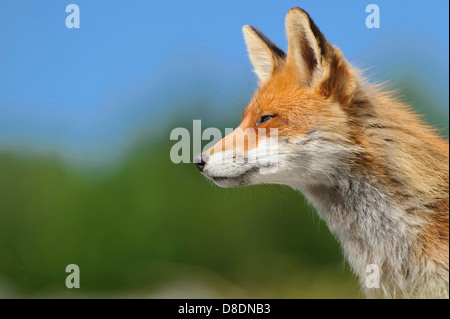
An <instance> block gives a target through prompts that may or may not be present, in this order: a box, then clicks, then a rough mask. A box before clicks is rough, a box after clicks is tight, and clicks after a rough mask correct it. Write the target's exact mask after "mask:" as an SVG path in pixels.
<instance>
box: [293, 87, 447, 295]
mask: <svg viewBox="0 0 450 319" xmlns="http://www.w3.org/2000/svg"><path fill="white" fill-rule="evenodd" d="M369 93H370V94H369ZM374 93H378V92H376V90H374V89H367V90H366V91H364V90H362V91H361V92H360V96H359V99H357V102H356V105H357V106H358V111H357V112H353V114H352V117H354V118H353V119H352V122H353V123H356V124H355V127H354V131H356V133H357V134H355V135H357V141H358V143H359V145H358V146H359V147H360V148H361V149H362V150H363V151H362V153H358V154H355V155H354V157H353V160H352V161H350V163H349V164H348V166H347V167H346V169H344V170H342V173H341V174H338V176H336V182H335V183H331V184H329V185H321V184H316V185H309V186H307V185H304V184H303V185H301V186H300V185H292V186H293V187H294V188H297V189H300V190H301V191H302V192H303V193H304V194H305V195H306V196H307V198H308V199H309V200H310V201H311V202H312V204H313V205H314V206H315V207H316V208H317V210H318V212H319V214H320V216H321V217H322V218H323V219H324V220H325V221H326V223H327V224H328V226H329V228H330V230H331V231H332V232H333V233H334V234H335V235H336V236H337V237H338V239H339V241H340V242H341V245H342V247H343V250H344V254H345V256H346V258H347V259H348V261H349V263H350V265H351V266H352V268H353V269H354V271H355V272H356V273H357V274H358V276H359V278H360V281H361V284H362V286H363V287H366V278H367V275H370V274H371V273H372V271H371V270H370V271H369V272H366V271H368V270H369V269H372V268H369V269H368V268H367V267H368V266H369V265H376V266H377V267H378V268H379V270H380V272H381V273H380V287H379V288H365V292H366V294H367V295H368V296H369V297H388V298H392V297H393V298H409V297H443V298H448V297H449V278H448V277H449V273H448V143H447V142H445V141H443V140H441V139H440V138H438V137H437V136H436V135H435V134H434V133H433V132H432V131H431V130H430V129H428V128H427V127H426V126H425V125H423V124H422V123H421V121H420V120H419V119H418V118H417V117H416V116H414V115H413V114H412V113H410V112H409V111H408V109H407V108H406V107H405V106H404V105H402V104H400V103H398V102H395V101H393V100H391V99H390V98H389V97H388V95H385V94H382V93H378V98H375V99H372V100H371V101H369V100H367V99H366V98H365V96H367V95H370V96H372V97H373V96H374ZM375 96H377V95H375Z"/></svg>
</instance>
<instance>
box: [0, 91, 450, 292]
mask: <svg viewBox="0 0 450 319" xmlns="http://www.w3.org/2000/svg"><path fill="white" fill-rule="evenodd" d="M418 88H419V86H414V85H405V88H404V89H403V90H402V94H403V95H404V98H405V100H406V101H408V102H410V103H411V104H415V105H417V104H421V105H425V107H424V108H422V109H420V108H419V110H420V111H421V113H424V114H427V117H426V119H427V120H429V121H430V122H433V123H437V124H438V126H439V123H440V125H441V126H440V127H441V128H443V130H441V131H442V132H443V133H444V135H447V136H448V118H446V117H443V116H442V111H439V106H436V105H437V104H438V103H437V102H436V101H433V100H432V99H431V98H429V97H426V96H425V95H424V94H422V93H421V91H420V90H419V89H418ZM418 102H419V103H418ZM194 104H195V105H197V109H195V108H193V107H192V108H188V107H186V105H184V106H183V107H182V108H178V109H179V110H184V111H180V112H179V114H178V118H179V119H184V120H180V121H179V122H173V123H171V124H170V125H167V126H165V127H166V129H164V130H163V132H161V134H160V135H159V136H154V134H153V136H154V137H153V139H151V140H147V141H143V142H142V143H141V144H140V145H137V146H136V147H134V149H133V150H132V151H127V152H126V156H125V158H124V160H123V161H121V162H120V164H119V166H118V167H112V168H110V169H108V168H107V167H102V168H101V170H99V171H98V172H96V171H92V170H85V171H83V170H78V169H75V168H74V167H71V166H68V165H65V164H63V163H62V162H61V161H59V160H57V157H47V158H46V157H43V156H32V155H30V154H22V155H17V154H15V155H14V154H12V153H6V152H4V153H0V194H1V198H0V256H1V257H0V298H1V297H15V296H17V297H68V298H77V297H91V296H95V297H157V298H164V297H178V298H185V297H203V298H207V297H212V298H214V297H234V298H241V297H254V298H258V297H263V298H265V297H268V298H308V297H309V298H314V297H321V298H349V297H362V294H361V292H360V288H359V286H358V284H357V280H356V278H355V277H354V276H353V275H352V274H351V272H350V271H349V269H348V266H347V265H346V263H345V261H344V258H343V256H342V254H341V249H340V247H339V245H338V243H337V241H336V240H335V239H334V238H333V236H332V235H331V234H330V232H329V230H328V229H327V227H326V225H325V224H324V223H323V222H322V221H320V220H319V218H318V216H317V215H316V213H315V212H314V210H313V208H312V207H310V206H309V205H308V204H307V203H306V200H305V199H304V198H303V196H302V195H301V194H300V193H298V192H296V191H293V190H292V189H290V188H288V187H283V186H273V185H263V186H252V187H245V188H238V189H221V188H218V187H217V186H215V185H213V184H212V183H211V182H209V181H207V180H206V179H205V178H203V177H202V176H201V175H200V174H199V172H198V171H197V169H196V168H195V166H194V165H193V164H178V165H176V164H173V163H172V162H171V161H170V158H169V153H170V148H171V146H172V145H173V144H174V143H175V142H172V141H169V138H168V136H169V132H170V130H171V128H174V127H179V126H182V127H191V126H192V119H199V118H201V119H203V120H204V122H203V123H202V126H203V128H206V127H209V126H215V127H221V126H222V125H221V124H223V123H227V124H228V126H231V125H232V124H237V123H238V122H239V119H238V117H237V116H238V114H237V113H239V112H240V111H239V110H238V111H233V114H237V116H236V118H234V117H233V118H232V119H229V118H226V117H224V116H217V114H205V113H207V112H206V111H205V110H208V107H207V104H209V103H208V102H207V101H206V102H205V103H201V101H200V102H198V103H197V102H196V103H194ZM176 109H177V108H176ZM224 113H225V112H224ZM175 114H176V112H175V113H174V116H175ZM180 114H181V116H180ZM183 114H184V115H183ZM233 116H234V115H233ZM218 118H219V120H217V119H218ZM149 123H151V122H150V121H149ZM149 135H150V136H152V134H147V133H146V134H144V136H149ZM138 139H140V140H141V141H142V136H141V137H139V138H138ZM72 263H75V264H77V265H79V266H80V269H81V289H72V290H69V289H67V288H66V287H65V278H66V276H67V275H68V274H67V273H65V268H66V266H67V265H68V264H72Z"/></svg>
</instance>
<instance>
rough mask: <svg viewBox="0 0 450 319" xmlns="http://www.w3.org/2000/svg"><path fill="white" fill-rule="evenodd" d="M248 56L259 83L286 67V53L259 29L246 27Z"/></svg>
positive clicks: (244, 28)
mask: <svg viewBox="0 0 450 319" xmlns="http://www.w3.org/2000/svg"><path fill="white" fill-rule="evenodd" d="M242 32H243V33H244V39H245V43H246V44H247V50H248V55H249V57H250V61H251V62H252V64H253V67H254V71H255V73H256V74H257V75H258V78H259V81H260V82H264V81H266V80H267V79H268V78H269V77H270V75H271V74H272V72H273V71H274V70H277V69H280V68H283V67H284V64H285V58H286V55H285V53H284V52H283V51H282V50H281V49H279V48H278V47H277V46H276V45H275V44H274V43H273V42H272V41H270V40H269V39H268V38H267V37H266V36H264V34H262V33H261V31H259V30H258V29H256V28H254V27H252V26H250V25H245V26H244V27H243V28H242Z"/></svg>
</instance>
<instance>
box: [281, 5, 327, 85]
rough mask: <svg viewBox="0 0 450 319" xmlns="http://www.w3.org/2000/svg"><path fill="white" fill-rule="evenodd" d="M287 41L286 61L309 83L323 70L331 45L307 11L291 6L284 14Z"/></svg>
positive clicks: (301, 79)
mask: <svg viewBox="0 0 450 319" xmlns="http://www.w3.org/2000/svg"><path fill="white" fill-rule="evenodd" d="M286 33H287V37H288V42H289V49H288V57H287V63H288V65H289V66H290V67H291V68H294V69H295V70H296V72H298V76H299V79H300V81H301V82H302V83H304V84H308V85H310V84H311V82H312V81H313V80H314V78H315V77H316V76H317V75H320V74H321V73H322V72H323V68H324V66H325V64H326V59H327V57H328V55H329V51H330V50H331V46H330V45H329V44H328V42H327V40H326V39H325V37H324V36H323V34H322V33H321V32H320V30H319V28H318V27H317V26H316V25H315V24H314V21H313V20H312V19H311V18H310V17H309V15H308V13H306V12H305V11H303V10H302V9H300V8H292V9H291V10H289V12H288V14H287V16H286Z"/></svg>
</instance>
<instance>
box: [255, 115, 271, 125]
mask: <svg viewBox="0 0 450 319" xmlns="http://www.w3.org/2000/svg"><path fill="white" fill-rule="evenodd" d="M274 117H276V115H263V116H261V117H260V118H259V119H258V121H256V125H259V124H263V123H265V122H267V121H270V120H271V119H273V118H274Z"/></svg>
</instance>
